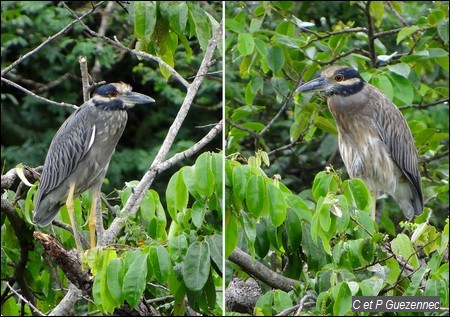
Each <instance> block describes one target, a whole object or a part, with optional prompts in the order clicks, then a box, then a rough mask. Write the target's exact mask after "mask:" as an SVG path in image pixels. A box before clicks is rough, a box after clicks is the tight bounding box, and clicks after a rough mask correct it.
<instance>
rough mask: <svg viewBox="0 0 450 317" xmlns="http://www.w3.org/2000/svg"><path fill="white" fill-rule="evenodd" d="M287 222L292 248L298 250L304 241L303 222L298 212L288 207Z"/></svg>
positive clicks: (287, 231)
mask: <svg viewBox="0 0 450 317" xmlns="http://www.w3.org/2000/svg"><path fill="white" fill-rule="evenodd" d="M285 222H286V233H287V235H288V239H289V244H290V245H291V248H292V250H296V249H297V248H298V247H299V246H300V245H301V242H302V231H301V226H302V223H301V220H300V217H299V216H298V214H297V212H295V211H294V210H293V209H291V208H289V207H288V209H287V215H286V221H285Z"/></svg>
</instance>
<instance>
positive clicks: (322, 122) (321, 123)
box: [314, 116, 338, 135]
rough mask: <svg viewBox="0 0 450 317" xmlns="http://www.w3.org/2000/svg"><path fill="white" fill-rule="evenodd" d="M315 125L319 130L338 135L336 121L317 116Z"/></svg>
mask: <svg viewBox="0 0 450 317" xmlns="http://www.w3.org/2000/svg"><path fill="white" fill-rule="evenodd" d="M314 124H315V125H316V126H317V127H318V128H319V129H322V130H324V131H326V132H328V133H331V134H334V135H337V134H338V132H337V128H336V123H335V122H334V120H331V119H329V118H325V117H322V116H316V117H315V118H314Z"/></svg>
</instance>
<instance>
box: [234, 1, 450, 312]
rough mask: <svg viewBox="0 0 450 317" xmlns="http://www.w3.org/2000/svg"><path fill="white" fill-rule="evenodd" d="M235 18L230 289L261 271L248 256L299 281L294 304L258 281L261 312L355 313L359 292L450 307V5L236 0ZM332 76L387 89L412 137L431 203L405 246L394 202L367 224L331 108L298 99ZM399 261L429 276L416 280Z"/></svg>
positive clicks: (384, 202)
mask: <svg viewBox="0 0 450 317" xmlns="http://www.w3.org/2000/svg"><path fill="white" fill-rule="evenodd" d="M225 14H226V44H225V58H226V61H225V64H226V65H228V67H227V72H226V84H225V92H226V109H225V116H226V146H225V148H226V154H227V160H226V180H225V182H226V198H227V200H226V202H227V203H226V256H227V257H228V256H230V259H231V261H228V262H227V280H226V283H227V285H228V283H229V282H230V281H231V277H232V276H238V277H241V278H246V277H248V275H247V274H248V273H249V272H251V270H250V269H249V267H247V266H245V265H244V266H243V265H242V263H241V262H239V261H237V260H239V259H240V257H239V255H240V253H239V252H236V250H237V249H235V247H239V248H240V249H242V250H244V251H245V252H247V253H249V254H251V255H252V256H253V257H255V258H257V259H258V260H259V261H260V262H262V263H264V264H265V265H266V266H267V267H268V268H269V269H271V270H272V271H274V272H277V273H280V274H281V275H283V276H284V277H288V278H293V279H294V280H297V279H299V278H300V280H301V281H302V283H301V285H300V286H299V287H298V288H297V289H296V290H295V292H289V293H286V292H284V291H281V290H284V289H285V286H286V285H289V283H290V282H289V280H285V282H284V283H281V284H282V285H279V284H278V285H277V286H275V285H273V284H270V283H269V282H268V280H269V279H265V277H264V276H258V279H259V280H258V282H259V284H260V285H261V288H262V291H263V294H264V295H263V296H262V297H261V299H260V300H259V301H258V302H257V303H256V308H255V309H254V312H255V313H256V314H264V315H267V314H276V313H280V312H281V311H283V312H286V311H285V310H286V309H289V308H292V307H293V306H294V307H296V309H298V310H299V311H301V310H302V309H307V310H308V313H311V314H313V315H314V314H320V315H323V314H334V315H342V314H347V313H349V311H350V309H349V306H348V303H349V300H350V296H351V295H355V294H359V295H361V294H364V295H378V294H387V295H407V294H409V295H418V294H424V293H425V294H439V295H440V296H441V305H442V306H443V307H448V291H446V290H444V289H447V287H448V277H445V276H444V274H447V273H448V256H447V255H446V254H448V249H446V248H447V243H448V210H449V205H448V145H449V144H448V143H449V142H448V72H449V64H448V2H433V3H431V2H417V1H413V2H395V1H387V2H379V1H372V2H362V1H351V2H350V1H339V2H324V1H316V2H313V1H301V2H293V1H283V2H281V1H273V2H262V3H259V2H258V3H257V2H231V3H228V4H227V6H226V13H225ZM335 64H337V65H347V66H350V67H354V68H356V69H357V70H358V71H359V72H360V73H361V75H362V76H363V78H364V79H365V80H366V81H368V82H369V83H371V84H372V85H375V86H376V87H378V88H379V89H380V90H382V91H383V92H384V93H385V94H386V95H387V96H388V97H389V98H391V99H392V100H393V101H394V103H395V104H396V105H397V106H399V107H400V109H401V110H402V112H403V114H404V116H405V118H406V119H407V121H408V124H409V126H410V128H411V130H412V133H413V134H414V138H415V143H416V147H417V148H418V151H419V154H420V156H421V158H422V163H421V164H420V169H421V175H422V184H423V188H424V192H425V199H426V200H427V203H426V207H425V212H424V214H423V215H422V216H420V217H418V218H417V219H416V220H415V221H414V224H412V225H408V226H407V229H406V231H405V233H406V235H399V233H400V231H401V230H402V227H401V225H400V222H401V221H402V220H403V215H402V213H401V211H400V210H399V208H398V207H397V206H396V204H395V202H393V201H392V199H390V198H389V199H381V200H380V205H379V209H380V211H381V215H380V222H379V224H376V223H374V222H373V221H371V220H370V219H366V217H365V216H363V215H364V212H362V213H361V211H364V210H367V207H368V197H369V196H368V192H367V189H366V188H365V186H364V185H362V184H361V183H359V182H358V181H356V180H354V181H344V180H346V179H348V176H347V174H346V172H345V168H344V167H343V163H342V161H341V158H340V155H339V152H338V149H337V131H336V126H335V123H334V121H333V119H332V117H331V115H330V113H329V111H328V109H327V106H326V103H325V102H324V101H322V100H320V99H319V98H318V97H317V96H316V95H312V94H306V95H296V94H293V91H294V90H295V88H296V87H297V85H298V84H300V83H301V82H306V81H309V80H311V79H313V78H315V77H317V76H319V75H320V71H321V70H323V69H325V68H327V67H329V66H331V65H335ZM261 151H262V152H261ZM269 162H270V165H269V164H268V163H269ZM336 215H340V216H336ZM429 215H431V217H430V218H429V220H427V217H428V216H429ZM360 217H363V218H364V220H363V219H362V218H360ZM300 228H301V229H300ZM361 231H364V232H361ZM413 233H414V235H413ZM380 234H381V235H380ZM380 237H384V238H383V239H380ZM418 237H420V238H419V239H417V238H418ZM400 240H401V241H402V243H405V244H404V245H403V246H402V247H401V248H400V249H403V251H405V250H406V249H408V250H409V251H408V252H406V251H405V252H406V253H407V254H406V253H403V254H400V253H401V252H400V253H399V250H398V249H396V246H397V245H398V243H399V241H400ZM419 240H421V241H419ZM321 242H322V243H321ZM424 245H426V246H427V247H430V246H431V249H429V250H427V251H426V252H425V254H423V248H424ZM363 250H364V251H363ZM431 250H432V251H431ZM403 251H402V252H403ZM365 252H367V253H365ZM392 254H395V256H394V259H395V261H394V262H396V264H392V262H391V260H389V261H386V257H387V256H389V255H392ZM400 255H401V256H403V259H408V261H410V262H409V263H411V262H413V260H412V259H413V258H414V261H415V260H416V258H415V257H416V256H418V258H417V261H418V259H419V258H420V261H421V262H420V263H421V268H420V269H419V266H417V265H416V264H417V263H418V262H417V263H415V265H413V267H414V268H413V269H412V271H409V272H408V274H406V273H405V272H404V268H405V263H404V262H402V261H401V258H402V257H401V256H400ZM383 258H384V260H383ZM238 262H239V263H240V264H239V265H237V264H236V263H238ZM243 262H244V263H245V261H243ZM393 265H394V266H395V268H394V267H393ZM396 268H402V270H401V271H400V270H397V269H396ZM425 272H426V273H425ZM254 273H255V272H251V273H250V274H251V275H252V276H254ZM389 274H390V275H389ZM268 275H269V274H268ZM405 275H407V276H409V277H411V276H412V279H408V277H405ZM421 279H422V281H423V282H422V284H421V283H419V282H418V281H419V280H421ZM267 284H269V285H270V286H272V287H275V288H278V290H276V291H274V290H270V288H268V286H267ZM437 284H439V285H440V286H439V288H435V286H436V285H437ZM367 287H369V289H368V288H367ZM280 289H281V290H280ZM300 299H302V300H300ZM305 301H306V302H305ZM306 304H309V306H308V305H306ZM311 306H312V307H311ZM299 311H297V313H299Z"/></svg>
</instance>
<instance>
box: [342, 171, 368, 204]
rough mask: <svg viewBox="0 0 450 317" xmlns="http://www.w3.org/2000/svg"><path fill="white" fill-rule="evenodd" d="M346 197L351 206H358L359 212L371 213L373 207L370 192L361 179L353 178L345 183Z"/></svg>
mask: <svg viewBox="0 0 450 317" xmlns="http://www.w3.org/2000/svg"><path fill="white" fill-rule="evenodd" d="M345 184H346V185H347V186H345ZM344 196H345V197H346V198H347V200H348V201H349V202H350V204H351V205H354V206H356V207H357V208H358V209H359V210H365V211H369V209H370V206H371V205H372V196H371V194H370V191H369V189H368V188H367V186H366V184H365V183H364V182H363V181H362V180H360V179H359V178H352V179H350V180H348V181H345V182H344Z"/></svg>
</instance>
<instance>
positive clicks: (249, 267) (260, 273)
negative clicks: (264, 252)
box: [228, 248, 298, 292]
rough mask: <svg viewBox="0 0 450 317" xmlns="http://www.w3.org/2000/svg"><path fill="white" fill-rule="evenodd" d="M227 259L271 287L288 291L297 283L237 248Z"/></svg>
mask: <svg viewBox="0 0 450 317" xmlns="http://www.w3.org/2000/svg"><path fill="white" fill-rule="evenodd" d="M228 259H229V260H230V261H232V262H234V263H236V264H237V265H239V266H240V267H241V268H242V269H243V270H244V271H245V272H247V273H248V274H250V275H252V276H254V277H256V278H257V279H259V280H260V281H262V282H264V283H266V284H267V285H269V286H271V287H274V288H277V289H281V290H283V291H285V292H289V291H291V290H292V289H293V288H294V287H295V286H296V285H297V284H298V281H296V280H293V279H290V278H287V277H284V276H283V275H280V274H278V273H276V272H274V271H272V270H270V269H269V268H268V267H266V266H265V265H264V264H261V263H260V262H258V261H257V260H255V259H253V258H252V257H251V256H250V255H248V254H247V253H245V252H244V251H242V250H241V249H239V248H236V249H234V251H233V253H231V255H230V256H229V258H228Z"/></svg>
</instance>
